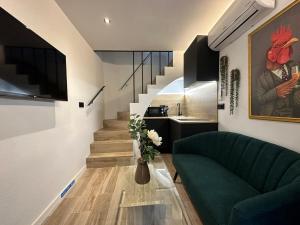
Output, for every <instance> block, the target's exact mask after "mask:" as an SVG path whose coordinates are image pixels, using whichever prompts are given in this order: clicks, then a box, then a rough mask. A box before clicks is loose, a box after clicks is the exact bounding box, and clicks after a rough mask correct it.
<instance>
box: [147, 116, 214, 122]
mask: <svg viewBox="0 0 300 225" xmlns="http://www.w3.org/2000/svg"><path fill="white" fill-rule="evenodd" d="M144 119H145V120H154V119H170V120H172V121H175V122H177V123H183V124H186V123H218V121H216V120H209V119H204V118H198V117H192V116H161V117H144Z"/></svg>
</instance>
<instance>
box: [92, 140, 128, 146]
mask: <svg viewBox="0 0 300 225" xmlns="http://www.w3.org/2000/svg"><path fill="white" fill-rule="evenodd" d="M132 143H133V140H131V139H125V140H122V139H120V140H103V141H94V142H93V143H92V144H95V145H97V144H132Z"/></svg>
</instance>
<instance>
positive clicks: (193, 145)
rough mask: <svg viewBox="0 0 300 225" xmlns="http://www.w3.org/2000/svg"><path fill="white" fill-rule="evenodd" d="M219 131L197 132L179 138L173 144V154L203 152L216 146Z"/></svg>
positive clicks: (204, 153) (203, 153)
mask: <svg viewBox="0 0 300 225" xmlns="http://www.w3.org/2000/svg"><path fill="white" fill-rule="evenodd" d="M217 135H218V132H215V131H213V132H207V133H200V134H196V135H193V136H190V137H187V138H183V139H180V140H177V141H175V142H174V144H173V154H202V155H207V153H208V151H209V150H210V149H212V148H216V146H217V145H216V142H217Z"/></svg>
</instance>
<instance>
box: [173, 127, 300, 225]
mask: <svg viewBox="0 0 300 225" xmlns="http://www.w3.org/2000/svg"><path fill="white" fill-rule="evenodd" d="M295 135H299V134H295ZM173 163H174V166H175V168H176V171H177V173H178V174H179V176H180V178H181V181H182V183H183V185H184V186H185V188H186V190H187V192H188V194H189V195H190V198H191V200H192V202H193V204H194V206H195V208H196V210H197V211H198V213H199V215H200V218H201V220H202V222H203V223H204V225H300V154H298V153H296V152H293V151H291V150H288V149H285V148H283V147H280V146H277V145H274V144H271V143H268V142H265V141H261V140H258V139H255V138H251V137H247V136H244V135H241V134H235V133H230V132H209V133H202V134H197V135H194V136H191V137H188V138H184V139H180V140H178V141H176V142H174V146H173ZM174 179H176V178H175V177H174Z"/></svg>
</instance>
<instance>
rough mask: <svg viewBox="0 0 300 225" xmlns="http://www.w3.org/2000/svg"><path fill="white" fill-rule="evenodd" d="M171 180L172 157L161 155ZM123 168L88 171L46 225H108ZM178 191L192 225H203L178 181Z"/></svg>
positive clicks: (172, 169) (172, 171)
mask: <svg viewBox="0 0 300 225" xmlns="http://www.w3.org/2000/svg"><path fill="white" fill-rule="evenodd" d="M162 157H163V159H164V161H165V163H166V165H167V167H168V170H169V172H170V174H171V176H173V175H174V173H175V169H174V166H173V164H172V159H171V155H162ZM119 169H120V167H107V168H91V169H87V170H86V171H85V173H84V174H83V175H82V177H81V178H80V179H79V180H78V182H77V183H76V185H75V186H74V188H73V189H72V190H71V191H70V192H69V193H68V195H67V196H66V197H65V198H64V200H63V201H62V202H61V204H60V205H59V206H58V207H57V209H56V210H55V211H54V212H53V214H52V215H51V216H49V217H48V218H47V219H46V221H45V222H44V223H43V225H105V224H106V219H107V216H108V214H109V212H108V208H109V207H108V205H109V203H110V200H111V199H112V193H113V190H114V187H115V185H116V178H117V175H118V173H119ZM176 188H177V190H178V192H179V195H180V197H181V199H182V201H183V204H184V206H185V207H186V211H187V213H188V216H189V218H190V220H191V223H192V224H193V225H202V223H201V221H200V219H199V217H198V215H197V213H196V211H195V209H194V207H193V205H192V203H191V201H190V199H189V197H188V195H187V193H186V192H185V190H184V187H183V185H182V184H181V182H180V178H178V180H177V182H176Z"/></svg>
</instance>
